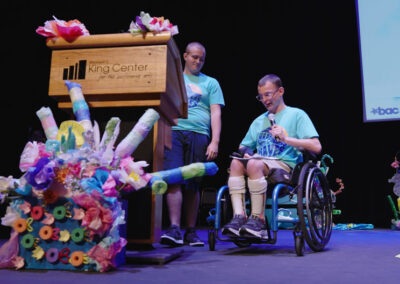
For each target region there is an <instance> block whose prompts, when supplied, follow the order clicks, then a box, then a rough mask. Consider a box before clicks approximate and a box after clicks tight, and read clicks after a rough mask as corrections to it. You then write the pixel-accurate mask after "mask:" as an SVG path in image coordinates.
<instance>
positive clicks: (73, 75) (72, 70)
mask: <svg viewBox="0 0 400 284" xmlns="http://www.w3.org/2000/svg"><path fill="white" fill-rule="evenodd" d="M62 76H63V78H62V79H63V80H84V79H85V76H86V60H79V61H78V62H76V63H75V64H74V65H70V66H68V67H65V68H64V69H63V75H62Z"/></svg>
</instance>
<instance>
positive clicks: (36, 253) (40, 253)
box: [32, 246, 44, 260]
mask: <svg viewBox="0 0 400 284" xmlns="http://www.w3.org/2000/svg"><path fill="white" fill-rule="evenodd" d="M43 256H44V250H43V249H42V248H41V247H39V246H37V247H36V248H35V249H34V250H33V253H32V257H34V258H36V259H37V260H39V259H41V258H42V257H43Z"/></svg>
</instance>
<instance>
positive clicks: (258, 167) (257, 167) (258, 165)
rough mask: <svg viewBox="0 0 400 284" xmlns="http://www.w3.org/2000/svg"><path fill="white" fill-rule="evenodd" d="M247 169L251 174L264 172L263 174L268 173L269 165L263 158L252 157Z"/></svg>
mask: <svg viewBox="0 0 400 284" xmlns="http://www.w3.org/2000/svg"><path fill="white" fill-rule="evenodd" d="M246 171H247V173H248V175H249V176H252V175H253V174H258V173H263V175H267V174H268V167H267V166H266V165H265V163H264V161H263V160H257V159H251V160H249V161H248V163H247V167H246Z"/></svg>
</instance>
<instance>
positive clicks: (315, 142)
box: [271, 125, 322, 154]
mask: <svg viewBox="0 0 400 284" xmlns="http://www.w3.org/2000/svg"><path fill="white" fill-rule="evenodd" d="M271 135H273V136H274V137H279V139H280V140H281V141H282V142H283V143H286V144H288V145H290V146H293V147H296V148H299V149H301V150H303V149H304V150H307V151H310V152H313V153H315V154H319V153H321V150H322V146H321V143H320V142H319V139H318V138H316V137H315V138H305V139H297V138H294V137H289V136H287V134H286V132H285V131H283V128H282V127H281V126H279V125H274V126H272V127H271Z"/></svg>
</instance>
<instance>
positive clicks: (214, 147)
mask: <svg viewBox="0 0 400 284" xmlns="http://www.w3.org/2000/svg"><path fill="white" fill-rule="evenodd" d="M210 111H211V142H210V144H209V145H208V147H207V152H206V156H207V161H211V160H214V159H215V158H216V157H217V155H218V145H219V139H220V135H221V125H222V122H221V106H220V105H219V104H213V105H211V106H210Z"/></svg>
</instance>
